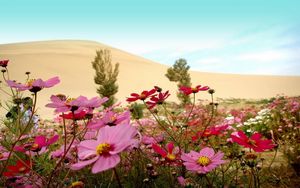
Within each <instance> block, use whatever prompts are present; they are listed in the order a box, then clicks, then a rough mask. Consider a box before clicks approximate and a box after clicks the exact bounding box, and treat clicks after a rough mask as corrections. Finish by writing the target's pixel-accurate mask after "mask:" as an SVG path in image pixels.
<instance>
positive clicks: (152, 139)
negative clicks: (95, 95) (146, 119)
mask: <svg viewBox="0 0 300 188" xmlns="http://www.w3.org/2000/svg"><path fill="white" fill-rule="evenodd" d="M163 140H164V135H163V134H160V135H158V136H147V135H143V137H142V143H143V144H145V145H148V144H157V143H160V142H162V141H163Z"/></svg>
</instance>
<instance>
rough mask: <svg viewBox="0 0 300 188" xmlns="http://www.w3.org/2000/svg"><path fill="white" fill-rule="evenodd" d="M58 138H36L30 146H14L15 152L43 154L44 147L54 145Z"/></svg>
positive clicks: (56, 136) (55, 136)
mask: <svg viewBox="0 0 300 188" xmlns="http://www.w3.org/2000/svg"><path fill="white" fill-rule="evenodd" d="M58 138H59V136H58V135H54V136H53V137H51V138H49V139H48V138H47V137H45V136H42V135H41V136H36V137H35V139H34V142H33V143H31V144H25V145H23V146H15V148H14V150H15V151H20V152H26V151H28V150H29V151H33V152H40V151H41V152H44V151H45V150H46V147H47V146H49V145H51V144H53V143H55V142H56V141H57V140H58Z"/></svg>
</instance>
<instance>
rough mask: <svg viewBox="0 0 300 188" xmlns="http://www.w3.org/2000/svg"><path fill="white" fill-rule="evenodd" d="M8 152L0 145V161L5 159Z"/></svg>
mask: <svg viewBox="0 0 300 188" xmlns="http://www.w3.org/2000/svg"><path fill="white" fill-rule="evenodd" d="M8 155H9V152H8V151H7V150H6V149H5V148H4V147H2V146H1V145H0V161H4V160H6V159H7V157H8Z"/></svg>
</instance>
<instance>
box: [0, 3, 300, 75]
mask: <svg viewBox="0 0 300 188" xmlns="http://www.w3.org/2000/svg"><path fill="white" fill-rule="evenodd" d="M0 7H1V11H0V25H1V29H0V43H1V44H4V43H14V42H24V41H38V40H52V39H82V40H94V41H98V42H101V43H105V44H108V45H110V46H113V47H116V48H119V49H122V50H125V51H128V52H131V53H133V54H137V55H140V56H143V57H145V58H148V59H151V60H154V61H156V62H159V63H162V64H167V65H172V64H173V63H174V61H175V60H176V59H178V58H185V59H187V61H188V64H189V65H190V66H191V68H192V69H194V70H199V71H205V72H224V73H239V74H269V75H300V55H299V54H300V35H299V34H300V11H299V7H300V1H298V0H177V1H176V0H172V1H171V0H151V1H150V0H103V1H102V0H44V1H42V0H26V1H25V0H0ZM0 54H1V52H0Z"/></svg>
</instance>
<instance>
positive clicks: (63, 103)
mask: <svg viewBox="0 0 300 188" xmlns="http://www.w3.org/2000/svg"><path fill="white" fill-rule="evenodd" d="M50 100H51V103H48V104H46V107H49V108H55V112H56V113H59V112H68V111H76V110H78V111H82V110H87V111H88V113H91V110H93V109H94V108H97V107H100V106H101V105H102V104H103V103H105V102H106V101H107V100H108V98H107V97H104V98H102V99H101V98H99V97H93V98H91V99H90V100H89V99H88V98H86V97H84V96H79V97H77V98H76V99H74V98H67V97H65V96H63V95H52V96H51V97H50Z"/></svg>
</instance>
